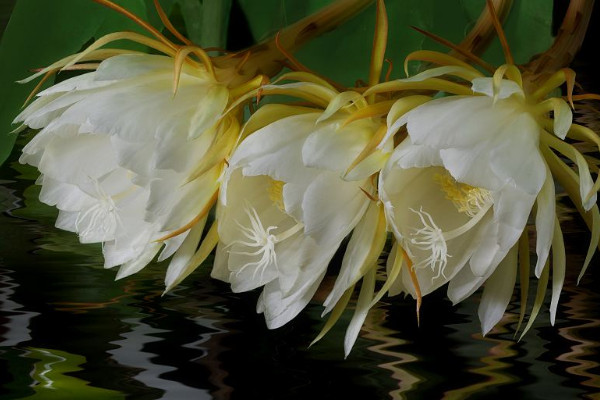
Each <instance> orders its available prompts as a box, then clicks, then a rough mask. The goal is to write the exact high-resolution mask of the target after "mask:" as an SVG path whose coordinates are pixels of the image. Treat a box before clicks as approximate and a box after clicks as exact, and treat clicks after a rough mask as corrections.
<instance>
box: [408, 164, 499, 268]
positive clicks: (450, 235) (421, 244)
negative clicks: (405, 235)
mask: <svg viewBox="0 0 600 400" xmlns="http://www.w3.org/2000/svg"><path fill="white" fill-rule="evenodd" d="M434 179H435V180H436V181H437V182H438V183H439V184H440V186H441V187H442V190H443V191H444V193H446V198H447V199H448V200H450V201H452V203H453V204H454V206H455V207H456V210H457V211H458V212H460V213H463V214H466V215H468V216H469V217H470V219H469V220H468V221H467V222H466V223H465V224H463V225H461V226H459V227H457V228H455V229H452V230H449V231H446V232H444V231H442V229H440V228H439V227H438V225H437V224H436V223H435V221H434V220H433V217H432V216H431V214H429V213H428V212H426V211H424V210H423V208H420V209H419V210H418V211H417V210H414V209H412V208H411V209H410V210H411V211H412V212H414V213H415V214H417V215H418V216H419V219H420V221H421V224H422V225H423V227H422V228H415V229H413V232H411V234H410V236H411V237H410V239H409V241H410V243H411V244H412V245H413V246H415V247H416V248H418V249H420V250H424V251H425V252H427V253H428V256H427V257H425V258H423V259H422V260H420V261H418V262H416V263H415V264H414V267H413V268H431V270H432V271H433V272H437V274H436V275H435V276H434V277H433V279H438V278H439V277H440V276H442V277H444V279H446V278H447V277H446V274H445V269H446V266H447V264H448V258H449V257H452V256H451V255H450V254H448V245H447V242H448V241H449V240H452V239H456V238H458V237H460V236H462V235H464V234H465V233H467V232H468V231H470V230H471V229H472V228H473V227H475V225H477V223H478V222H479V221H481V219H482V218H483V217H484V216H485V215H486V214H487V212H488V211H489V209H490V208H492V206H493V204H494V202H493V199H492V195H491V193H490V192H489V191H488V190H485V189H481V188H476V187H473V186H469V185H466V184H464V183H459V182H456V180H454V178H452V177H451V176H450V174H448V173H447V172H446V174H444V175H442V174H436V175H435V176H434Z"/></svg>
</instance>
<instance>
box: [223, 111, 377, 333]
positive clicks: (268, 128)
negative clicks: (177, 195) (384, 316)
mask: <svg viewBox="0 0 600 400" xmlns="http://www.w3.org/2000/svg"><path fill="white" fill-rule="evenodd" d="M271 113H272V114H275V115H277V116H279V117H280V118H278V119H277V120H276V121H275V122H268V123H267V124H266V125H265V126H264V127H261V128H260V129H258V130H257V131H256V132H254V133H252V134H251V135H250V136H249V137H247V138H246V139H245V140H244V141H243V142H242V143H241V144H240V145H239V147H238V148H237V150H236V151H235V152H234V154H233V156H232V158H231V160H230V161H229V168H228V169H227V172H226V174H225V179H224V182H223V185H222V190H221V192H220V205H219V209H218V212H217V218H218V221H219V237H220V240H221V242H220V243H219V246H218V247H217V255H216V260H215V266H214V269H213V273H212V275H213V277H216V278H218V279H222V280H225V281H227V282H230V283H231V286H232V289H233V290H234V291H236V292H240V291H246V290H251V289H254V288H257V287H261V286H264V289H263V293H262V295H261V297H260V300H259V304H258V311H259V312H264V314H265V319H266V321H267V324H268V326H269V327H270V328H276V327H279V326H281V325H283V324H285V323H286V322H287V321H289V320H290V319H292V318H293V317H294V316H295V315H296V314H297V313H298V312H299V311H300V310H302V309H303V308H304V306H305V305H306V304H307V302H308V301H309V300H310V299H311V298H312V296H313V294H314V293H315V291H316V289H317V287H318V286H319V283H320V282H321V280H322V278H323V276H324V274H325V271H326V269H327V266H328V264H329V261H330V260H331V258H332V257H333V255H334V254H335V252H336V250H337V248H338V247H339V245H340V243H341V241H342V240H343V239H344V238H345V237H346V236H347V235H348V234H349V233H350V232H351V231H352V229H353V228H354V227H355V226H356V225H357V224H358V223H359V221H361V219H362V218H363V215H364V214H365V211H366V210H367V208H368V207H369V205H370V204H375V203H373V201H372V200H371V199H370V198H369V197H368V196H367V194H365V192H367V193H368V192H370V191H371V190H372V184H371V182H370V180H369V179H367V178H365V177H363V178H361V179H358V180H353V181H347V180H343V179H342V177H341V176H342V175H343V174H344V172H345V171H346V170H347V169H348V167H350V165H351V163H352V161H353V160H354V159H356V157H357V156H358V155H359V154H360V152H361V151H362V150H363V148H364V147H365V146H366V144H367V143H368V142H369V140H370V139H371V137H372V136H373V134H374V132H375V130H376V129H377V128H378V124H376V123H374V122H372V121H370V120H361V121H356V122H353V123H350V124H348V125H346V126H343V127H342V124H343V122H344V118H343V117H347V115H334V116H332V117H329V118H328V119H327V120H325V121H322V119H321V120H319V118H320V117H322V115H323V113H321V112H316V111H315V112H310V110H308V111H307V109H304V111H302V112H297V111H296V110H295V109H294V108H293V107H286V106H265V107H263V108H261V109H260V110H259V111H258V112H257V113H256V114H255V115H254V116H253V117H252V118H251V119H250V121H249V122H248V126H251V125H253V124H254V121H255V120H258V121H260V120H262V119H263V118H264V119H265V120H268V117H267V118H265V116H267V115H269V114H271ZM286 113H287V115H283V114H286ZM369 245H370V243H369ZM355 252H356V250H355ZM355 261H356V260H355ZM344 263H345V264H348V263H349V261H348V260H345V261H344ZM353 267H354V266H353ZM342 268H343V269H344V267H342ZM346 283H347V282H344V283H343V284H346ZM345 289H346V287H344V288H342V289H341V293H343V291H344V290H345ZM335 292H336V293H337V292H338V290H337V289H336V290H335ZM340 295H341V294H340ZM335 301H337V298H336V299H335Z"/></svg>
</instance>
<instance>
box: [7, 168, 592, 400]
mask: <svg viewBox="0 0 600 400" xmlns="http://www.w3.org/2000/svg"><path fill="white" fill-rule="evenodd" d="M19 168H20V173H21V174H22V175H23V176H24V177H25V178H19V179H13V180H11V181H3V182H2V183H0V205H1V206H2V211H3V214H2V215H0V235H2V240H1V241H0V257H1V258H0V397H2V398H3V399H4V398H6V399H12V398H26V397H28V396H29V397H36V396H37V397H36V398H40V399H41V398H52V396H56V397H55V398H69V397H70V395H71V394H72V393H76V395H75V394H73V396H74V397H73V398H82V397H86V398H123V397H132V398H140V399H159V398H174V399H175V398H176V399H180V398H194V399H212V398H215V399H229V398H234V399H235V398H239V399H246V398H249V397H257V398H261V399H281V398H285V399H306V398H310V399H311V400H313V399H315V400H316V399H321V398H344V397H348V398H356V397H360V398H366V399H380V398H382V399H383V398H392V399H404V398H406V399H413V398H417V399H419V398H426V399H430V398H431V399H438V398H446V399H462V398H473V399H485V398H498V397H505V396H509V395H510V396H515V397H517V398H527V399H552V398H561V399H563V398H565V399H566V398H576V397H584V398H591V399H594V398H596V399H597V398H600V375H599V372H600V371H599V370H600V362H599V361H598V360H599V359H600V358H599V356H598V352H599V350H598V349H599V348H600V341H599V339H598V338H599V335H598V333H599V332H600V315H598V314H599V313H598V307H597V305H598V304H599V302H600V295H599V294H598V293H596V292H595V289H594V288H595V286H594V280H596V281H597V279H596V278H597V277H594V276H593V275H592V276H590V277H589V278H587V280H585V281H584V282H583V283H582V286H580V287H575V286H574V282H573V281H574V278H573V277H570V278H569V279H568V280H567V285H566V287H565V291H564V293H563V296H562V300H561V307H560V309H559V316H558V319H557V322H556V326H555V327H551V326H549V322H548V321H547V314H545V315H540V320H539V322H538V323H536V324H535V325H534V327H533V328H532V330H531V331H530V333H529V334H528V335H527V336H526V337H525V338H524V339H523V340H522V341H521V342H517V341H515V340H514V339H513V335H512V333H513V331H514V328H515V326H516V322H517V314H518V308H517V307H518V305H515V306H514V308H511V309H510V310H509V311H510V312H509V313H508V314H507V315H506V317H505V318H504V319H503V320H502V321H501V323H500V324H499V325H498V327H497V328H496V329H495V330H494V331H493V332H492V333H490V334H489V335H488V336H487V337H481V335H479V334H478V333H477V332H479V329H480V328H479V322H478V320H477V312H476V309H477V299H476V298H474V299H469V300H468V301H465V302H464V303H461V304H460V305H459V306H458V307H453V306H452V305H451V304H449V302H448V301H447V300H446V299H445V297H444V295H443V293H440V294H434V295H432V296H428V298H427V300H426V301H425V303H424V304H423V308H422V323H421V326H420V327H418V326H417V324H416V320H415V315H414V303H413V302H411V301H410V300H409V299H401V298H392V299H389V300H386V303H382V304H381V305H379V306H377V307H376V308H375V309H374V310H373V311H372V312H371V313H370V314H369V315H368V317H367V319H366V322H365V326H364V329H363V330H362V332H361V336H360V338H359V340H358V341H357V343H356V346H355V349H354V350H353V352H352V353H351V354H350V356H349V357H348V359H346V360H344V358H343V350H342V347H343V346H342V343H343V335H344V323H347V322H348V320H349V318H350V317H351V311H350V312H349V313H347V315H344V316H343V317H342V319H341V321H340V324H339V326H336V327H335V328H334V330H333V331H332V332H331V333H330V335H328V336H327V337H326V338H325V339H323V341H322V342H321V343H318V344H317V345H315V346H313V347H312V348H310V349H309V348H308V344H309V343H310V342H311V341H312V339H313V338H314V337H315V335H316V334H317V332H318V331H319V330H320V329H321V327H322V325H323V320H322V319H321V317H320V313H321V311H322V308H321V306H320V305H319V304H318V302H315V303H314V304H310V305H309V307H308V308H307V310H306V312H304V313H302V314H301V315H300V316H299V317H298V319H296V320H295V321H293V322H292V323H291V324H289V325H287V326H285V327H284V328H282V329H279V330H276V331H268V330H267V329H266V328H265V326H264V322H263V320H262V316H257V315H255V313H254V303H255V300H256V294H254V293H251V294H243V295H238V294H232V293H231V292H230V291H229V289H228V287H227V286H226V285H223V284H220V283H218V282H215V281H212V280H211V279H210V278H209V276H208V267H204V268H203V269H201V270H200V271H198V272H197V273H196V274H195V275H193V276H192V280H190V281H186V282H185V284H184V285H182V286H181V287H179V288H177V289H176V290H175V291H174V292H173V293H169V294H167V295H165V296H164V297H161V292H162V285H163V283H162V280H163V274H164V268H165V266H164V265H155V266H152V267H151V268H149V269H147V270H144V271H142V272H141V273H140V274H139V275H138V276H134V277H132V278H131V279H127V280H125V281H118V282H114V272H113V271H105V270H103V269H102V267H101V265H102V260H101V255H100V251H99V250H100V249H99V248H98V247H94V246H82V245H80V244H79V243H77V240H76V238H75V237H74V235H71V234H69V233H65V232H61V231H57V230H56V229H54V228H53V226H52V225H53V219H54V215H53V210H52V209H51V208H49V207H45V206H43V205H40V204H39V202H37V200H35V197H36V196H37V189H35V187H31V183H32V181H31V180H30V179H29V178H30V177H31V175H30V174H29V173H28V172H27V171H25V170H23V169H22V168H23V167H19ZM1 172H2V173H3V176H11V177H12V176H14V175H16V174H15V172H14V171H13V170H11V169H10V168H8V167H7V166H5V167H3V171H1ZM10 174H12V175H10ZM11 179H12V178H11ZM575 223H576V221H575V220H574V221H573V224H575ZM568 229H569V228H568V227H567V229H566V230H565V232H566V233H567V234H566V236H567V237H568V236H569V232H568ZM570 233H571V236H572V237H573V240H574V241H577V240H578V239H577V238H578V236H577V231H576V230H574V231H572V232H570ZM584 251H585V249H578V248H575V249H571V250H570V254H581V253H583V252H584ZM569 263H570V266H569V268H570V269H572V270H576V268H577V265H579V264H578V263H580V260H579V259H578V258H577V257H572V258H571V259H570V260H569ZM596 266H597V263H596ZM592 273H593V271H592ZM61 396H62V397H61ZM71 397H72V396H71Z"/></svg>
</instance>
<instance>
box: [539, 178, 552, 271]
mask: <svg viewBox="0 0 600 400" xmlns="http://www.w3.org/2000/svg"><path fill="white" fill-rule="evenodd" d="M546 168H548V167H546ZM555 208H556V200H555V192H554V181H553V179H552V174H551V173H550V171H549V170H547V171H546V180H545V181H544V185H543V186H542V190H540V193H539V194H538V196H537V213H536V215H535V230H536V233H537V235H536V236H537V237H536V245H535V251H536V253H537V263H536V265H535V276H537V277H538V278H539V277H540V275H541V273H542V269H543V268H544V265H546V260H547V259H548V254H549V253H550V246H551V244H552V237H553V236H554V219H555V217H556V210H555Z"/></svg>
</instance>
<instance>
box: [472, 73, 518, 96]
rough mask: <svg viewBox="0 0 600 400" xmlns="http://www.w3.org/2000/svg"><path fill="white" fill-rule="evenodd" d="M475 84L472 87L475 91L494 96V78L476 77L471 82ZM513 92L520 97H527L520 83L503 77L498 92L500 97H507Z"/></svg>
mask: <svg viewBox="0 0 600 400" xmlns="http://www.w3.org/2000/svg"><path fill="white" fill-rule="evenodd" d="M471 83H472V84H473V85H472V86H471V89H472V90H473V92H475V93H481V94H485V95H486V96H489V97H494V79H493V78H487V77H486V78H475V79H473V81H472V82H471ZM513 94H516V95H517V96H519V97H525V94H524V93H523V89H521V87H520V86H519V84H518V83H516V82H514V81H511V80H508V79H502V81H501V83H500V91H499V92H498V96H497V97H498V99H506V98H508V97H510V96H512V95H513Z"/></svg>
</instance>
